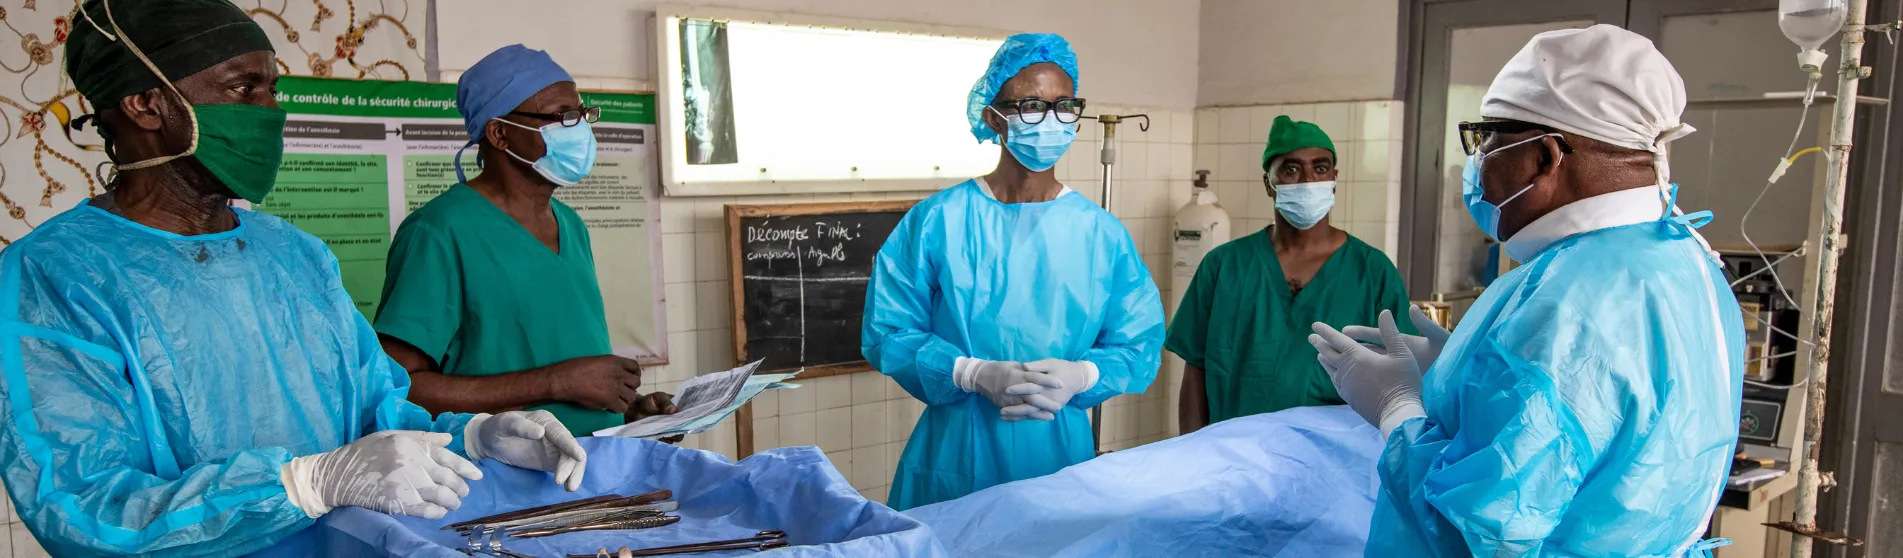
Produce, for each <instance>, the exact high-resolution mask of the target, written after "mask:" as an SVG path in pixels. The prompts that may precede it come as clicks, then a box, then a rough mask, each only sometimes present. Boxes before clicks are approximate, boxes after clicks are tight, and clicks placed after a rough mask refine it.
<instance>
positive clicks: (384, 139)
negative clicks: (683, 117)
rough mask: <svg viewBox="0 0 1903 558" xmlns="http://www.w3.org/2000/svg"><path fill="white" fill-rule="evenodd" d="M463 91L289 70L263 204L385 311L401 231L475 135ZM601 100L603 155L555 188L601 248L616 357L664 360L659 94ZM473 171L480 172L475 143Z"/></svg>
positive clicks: (448, 182)
mask: <svg viewBox="0 0 1903 558" xmlns="http://www.w3.org/2000/svg"><path fill="white" fill-rule="evenodd" d="M455 99H456V86H454V85H451V84H443V83H419V82H396V81H353V80H335V79H318V78H304V77H291V76H286V77H284V78H282V80H281V81H280V82H279V83H278V103H279V104H280V105H282V106H283V107H284V109H285V110H286V111H289V112H290V113H291V114H290V119H289V122H288V123H287V124H286V125H285V130H284V163H283V165H282V166H281V167H279V169H278V182H277V184H278V185H277V189H276V190H274V191H272V193H271V195H270V196H269V197H266V198H265V200H264V202H263V203H260V204H257V206H256V207H255V209H257V210H259V211H263V212H265V213H270V214H272V215H276V216H279V217H283V218H284V219H285V220H286V221H289V222H291V224H293V225H296V226H297V227H298V228H300V229H303V230H304V231H305V232H308V233H311V234H312V235H315V236H316V237H318V238H320V239H323V241H324V243H325V244H327V245H329V246H330V250H331V252H332V253H334V254H336V255H337V261H338V264H339V267H340V268H341V269H342V271H343V277H344V288H345V289H346V290H348V291H349V292H350V296H351V298H352V299H353V300H354V301H355V302H356V304H357V309H358V310H360V311H362V312H363V313H364V316H366V317H375V316H376V311H377V302H378V298H379V297H380V296H381V295H382V291H383V278H384V263H385V260H386V259H387V257H388V254H389V250H390V237H391V236H392V235H393V234H395V232H396V229H397V227H398V226H399V225H401V224H402V223H403V217H404V216H405V215H408V214H409V212H410V211H413V210H415V209H416V208H418V207H421V206H422V205H423V204H424V203H428V202H429V201H430V200H431V199H433V198H435V197H436V195H437V194H441V193H442V192H443V190H445V189H448V188H449V187H450V186H452V185H454V184H456V181H457V179H456V165H455V163H456V154H457V151H458V150H459V149H461V148H462V147H463V145H464V144H465V143H467V142H468V140H469V136H468V133H467V132H466V131H465V129H464V128H463V122H462V116H461V115H459V114H457V112H456V103H455ZM582 102H583V103H584V104H586V105H590V106H599V107H601V109H602V110H601V122H599V123H597V124H596V125H595V126H594V129H595V138H596V142H597V143H598V144H599V145H600V152H599V153H598V155H597V156H596V161H595V170H594V172H593V173H591V174H590V175H589V176H588V178H587V179H586V180H584V181H583V182H582V183H581V184H579V185H576V186H572V187H567V188H562V189H560V190H557V191H556V198H558V199H560V200H562V201H563V202H564V203H567V204H568V205H569V206H571V207H573V208H575V211H576V212H577V213H579V214H580V215H581V217H582V219H583V220H584V221H587V222H588V232H589V236H590V238H591V240H592V241H593V244H594V247H595V263H596V267H597V269H596V271H597V273H598V274H599V279H600V283H601V291H602V293H601V294H602V302H604V303H605V306H606V308H607V311H608V334H609V339H610V340H611V341H612V342H613V343H614V346H615V352H616V353H617V354H620V355H622V356H627V357H632V358H637V359H640V360H641V361H642V362H643V363H660V362H665V361H666V358H667V335H666V333H665V332H666V331H667V325H666V316H665V315H664V314H663V308H664V307H665V305H664V304H663V303H662V299H661V288H660V286H661V277H662V275H661V268H660V263H661V258H660V257H659V255H660V242H661V236H660V231H659V230H657V229H656V228H655V227H656V225H657V224H658V223H659V222H660V221H659V210H660V208H659V204H656V203H649V201H650V200H651V199H652V195H653V193H654V192H655V181H656V178H657V175H656V169H655V167H654V165H653V161H654V158H655V156H656V153H655V145H654V143H653V141H652V138H654V95H652V94H645V93H644V94H627V93H583V94H582ZM463 164H464V168H463V170H464V172H466V173H467V174H468V175H470V176H475V175H476V174H478V173H479V172H480V171H479V170H478V169H477V168H476V159H475V152H474V149H471V150H470V151H469V152H468V153H466V154H464V159H463Z"/></svg>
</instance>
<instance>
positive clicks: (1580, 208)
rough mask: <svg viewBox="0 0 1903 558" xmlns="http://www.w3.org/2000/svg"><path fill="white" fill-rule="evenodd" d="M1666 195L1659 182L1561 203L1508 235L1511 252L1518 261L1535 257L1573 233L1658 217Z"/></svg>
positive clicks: (1653, 219)
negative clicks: (1656, 184)
mask: <svg viewBox="0 0 1903 558" xmlns="http://www.w3.org/2000/svg"><path fill="white" fill-rule="evenodd" d="M1663 195H1664V193H1663V190H1660V189H1659V187H1658V186H1646V187H1644V188H1633V189H1630V190H1620V191H1617V192H1613V193H1610V194H1600V195H1597V196H1593V197H1590V198H1586V199H1583V200H1579V201H1575V202H1573V203H1569V204H1566V205H1564V206H1560V208H1559V209H1555V210H1553V212H1552V213H1547V214H1546V215H1543V216H1540V218H1539V219H1535V220H1533V222H1532V223H1528V224H1527V225H1526V227H1525V228H1522V229H1520V231H1519V232H1516V233H1513V238H1509V239H1507V246H1506V248H1507V255H1508V256H1512V257H1513V261H1516V262H1525V261H1531V260H1532V259H1533V256H1536V255H1539V253H1540V251H1541V250H1545V249H1546V247H1547V246H1549V245H1551V244H1553V243H1554V242H1559V241H1560V239H1563V238H1566V237H1569V236H1572V235H1576V234H1579V233H1585V232H1592V231H1596V230H1601V229H1610V228H1613V227H1623V226H1626V225H1633V224H1638V223H1645V222H1648V221H1657V220H1659V218H1660V217H1663V216H1664V207H1665V205H1664V201H1663V198H1662V196H1663Z"/></svg>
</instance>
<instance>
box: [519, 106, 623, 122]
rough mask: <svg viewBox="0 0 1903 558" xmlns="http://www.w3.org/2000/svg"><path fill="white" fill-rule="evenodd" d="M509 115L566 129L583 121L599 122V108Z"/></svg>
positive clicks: (521, 112) (522, 112) (520, 112)
mask: <svg viewBox="0 0 1903 558" xmlns="http://www.w3.org/2000/svg"><path fill="white" fill-rule="evenodd" d="M509 114H513V115H516V116H527V117H529V118H540V119H543V120H550V121H554V122H560V123H562V125H563V126H567V127H574V126H575V125H576V124H580V123H581V121H583V120H587V121H588V123H589V124H594V123H596V122H600V121H601V107H582V108H578V109H574V110H565V111H562V112H526V111H520V110H512V111H509Z"/></svg>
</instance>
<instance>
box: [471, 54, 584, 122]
mask: <svg viewBox="0 0 1903 558" xmlns="http://www.w3.org/2000/svg"><path fill="white" fill-rule="evenodd" d="M564 81H575V78H572V77H568V70H563V69H562V67H561V66H560V65H558V64H556V63H555V59H553V58H549V57H548V53H547V52H543V51H539V50H535V49H531V48H529V47H525V46H522V45H509V46H505V47H502V48H499V49H496V51H495V52H491V53H489V55H488V56H484V57H482V60H478V61H476V65H474V66H470V67H469V71H467V72H463V75H462V78H460V79H457V80H456V110H457V111H459V112H461V113H462V114H463V126H464V127H466V128H468V129H469V141H470V143H475V142H479V141H482V130H483V128H484V127H485V126H487V125H488V124H489V121H490V120H492V119H495V118H500V117H501V116H502V115H505V114H509V111H512V110H515V107H519V106H522V101H527V100H529V97H533V96H535V94H536V93H540V92H542V89H544V88H547V87H548V86H550V85H554V84H557V83H561V82H564Z"/></svg>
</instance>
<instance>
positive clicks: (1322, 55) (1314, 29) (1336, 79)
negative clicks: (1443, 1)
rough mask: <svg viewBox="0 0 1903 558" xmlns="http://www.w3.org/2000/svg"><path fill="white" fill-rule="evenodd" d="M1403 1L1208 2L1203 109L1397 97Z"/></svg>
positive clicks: (1200, 91) (1200, 89) (1199, 96)
mask: <svg viewBox="0 0 1903 558" xmlns="http://www.w3.org/2000/svg"><path fill="white" fill-rule="evenodd" d="M1400 5H1401V3H1400V2H1398V1H1397V0H1277V1H1274V2H1265V1H1262V0H1203V3H1202V35H1201V40H1200V45H1201V46H1200V52H1201V54H1200V56H1199V57H1198V61H1197V63H1198V66H1199V68H1200V70H1201V71H1200V72H1198V77H1197V87H1196V105H1197V106H1198V107H1211V106H1241V105H1279V104H1293V103H1319V102H1332V101H1366V100H1382V99H1393V98H1395V97H1394V72H1395V60H1396V56H1395V54H1396V52H1397V51H1396V44H1397V43H1398V32H1397V29H1398V25H1399V24H1398V21H1399V18H1400Z"/></svg>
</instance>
